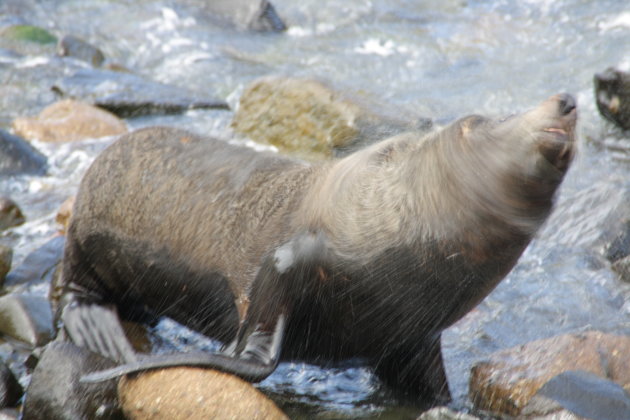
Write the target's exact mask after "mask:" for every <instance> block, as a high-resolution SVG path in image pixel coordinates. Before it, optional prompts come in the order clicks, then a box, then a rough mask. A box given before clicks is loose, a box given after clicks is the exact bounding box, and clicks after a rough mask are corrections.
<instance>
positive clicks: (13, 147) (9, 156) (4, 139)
mask: <svg viewBox="0 0 630 420" xmlns="http://www.w3.org/2000/svg"><path fill="white" fill-rule="evenodd" d="M47 166H48V163H47V159H46V156H44V155H43V154H41V153H40V152H38V151H37V150H36V149H35V148H34V147H33V146H31V145H30V144H29V143H28V142H27V141H26V140H24V139H22V138H20V137H18V136H14V135H13V134H10V133H9V132H7V131H5V130H2V129H0V176H2V175H19V174H30V175H44V174H45V173H46V169H47Z"/></svg>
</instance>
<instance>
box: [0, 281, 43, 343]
mask: <svg viewBox="0 0 630 420" xmlns="http://www.w3.org/2000/svg"><path fill="white" fill-rule="evenodd" d="M0 334H4V335H8V336H10V337H13V338H15V339H16V340H20V341H23V342H25V343H27V344H29V345H31V346H33V347H35V346H41V345H43V344H46V343H47V342H48V341H50V340H51V338H52V337H53V335H54V332H53V325H52V312H51V310H50V304H49V303H48V300H47V299H46V298H44V297H41V296H37V295H28V294H9V295H4V296H2V297H0Z"/></svg>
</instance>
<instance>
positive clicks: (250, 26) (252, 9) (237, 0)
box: [186, 0, 287, 32]
mask: <svg viewBox="0 0 630 420" xmlns="http://www.w3.org/2000/svg"><path fill="white" fill-rule="evenodd" d="M186 2H187V3H190V4H193V5H195V6H198V7H201V8H202V9H203V10H204V11H206V12H208V13H210V15H211V16H212V17H213V18H214V20H217V21H219V22H227V23H229V24H230V25H233V26H235V27H236V28H237V29H240V30H249V31H261V32H281V31H284V30H285V29H286V28H287V27H286V25H285V23H284V22H283V20H282V18H281V17H280V16H279V15H278V13H277V12H276V9H275V8H274V7H273V5H272V4H271V3H269V1H267V0H212V1H208V0H187V1H186Z"/></svg>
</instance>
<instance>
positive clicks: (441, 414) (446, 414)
mask: <svg viewBox="0 0 630 420" xmlns="http://www.w3.org/2000/svg"><path fill="white" fill-rule="evenodd" d="M478 419H479V417H475V416H471V415H470V414H466V413H458V412H456V411H453V410H451V409H450V408H448V407H435V408H432V409H431V410H429V411H425V412H424V413H422V414H421V415H420V417H418V419H417V420H478Z"/></svg>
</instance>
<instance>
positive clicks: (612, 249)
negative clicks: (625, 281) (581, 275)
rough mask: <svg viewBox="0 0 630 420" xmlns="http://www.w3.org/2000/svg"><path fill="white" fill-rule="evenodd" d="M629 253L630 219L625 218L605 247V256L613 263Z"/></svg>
mask: <svg viewBox="0 0 630 420" xmlns="http://www.w3.org/2000/svg"><path fill="white" fill-rule="evenodd" d="M628 255H630V220H626V221H625V222H624V223H623V224H622V226H621V229H619V231H618V232H617V235H616V237H615V238H614V239H613V240H612V241H611V243H610V245H608V248H607V249H606V258H607V259H608V261H610V262H612V263H614V262H615V261H618V260H620V259H622V258H624V257H627V256H628Z"/></svg>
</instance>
